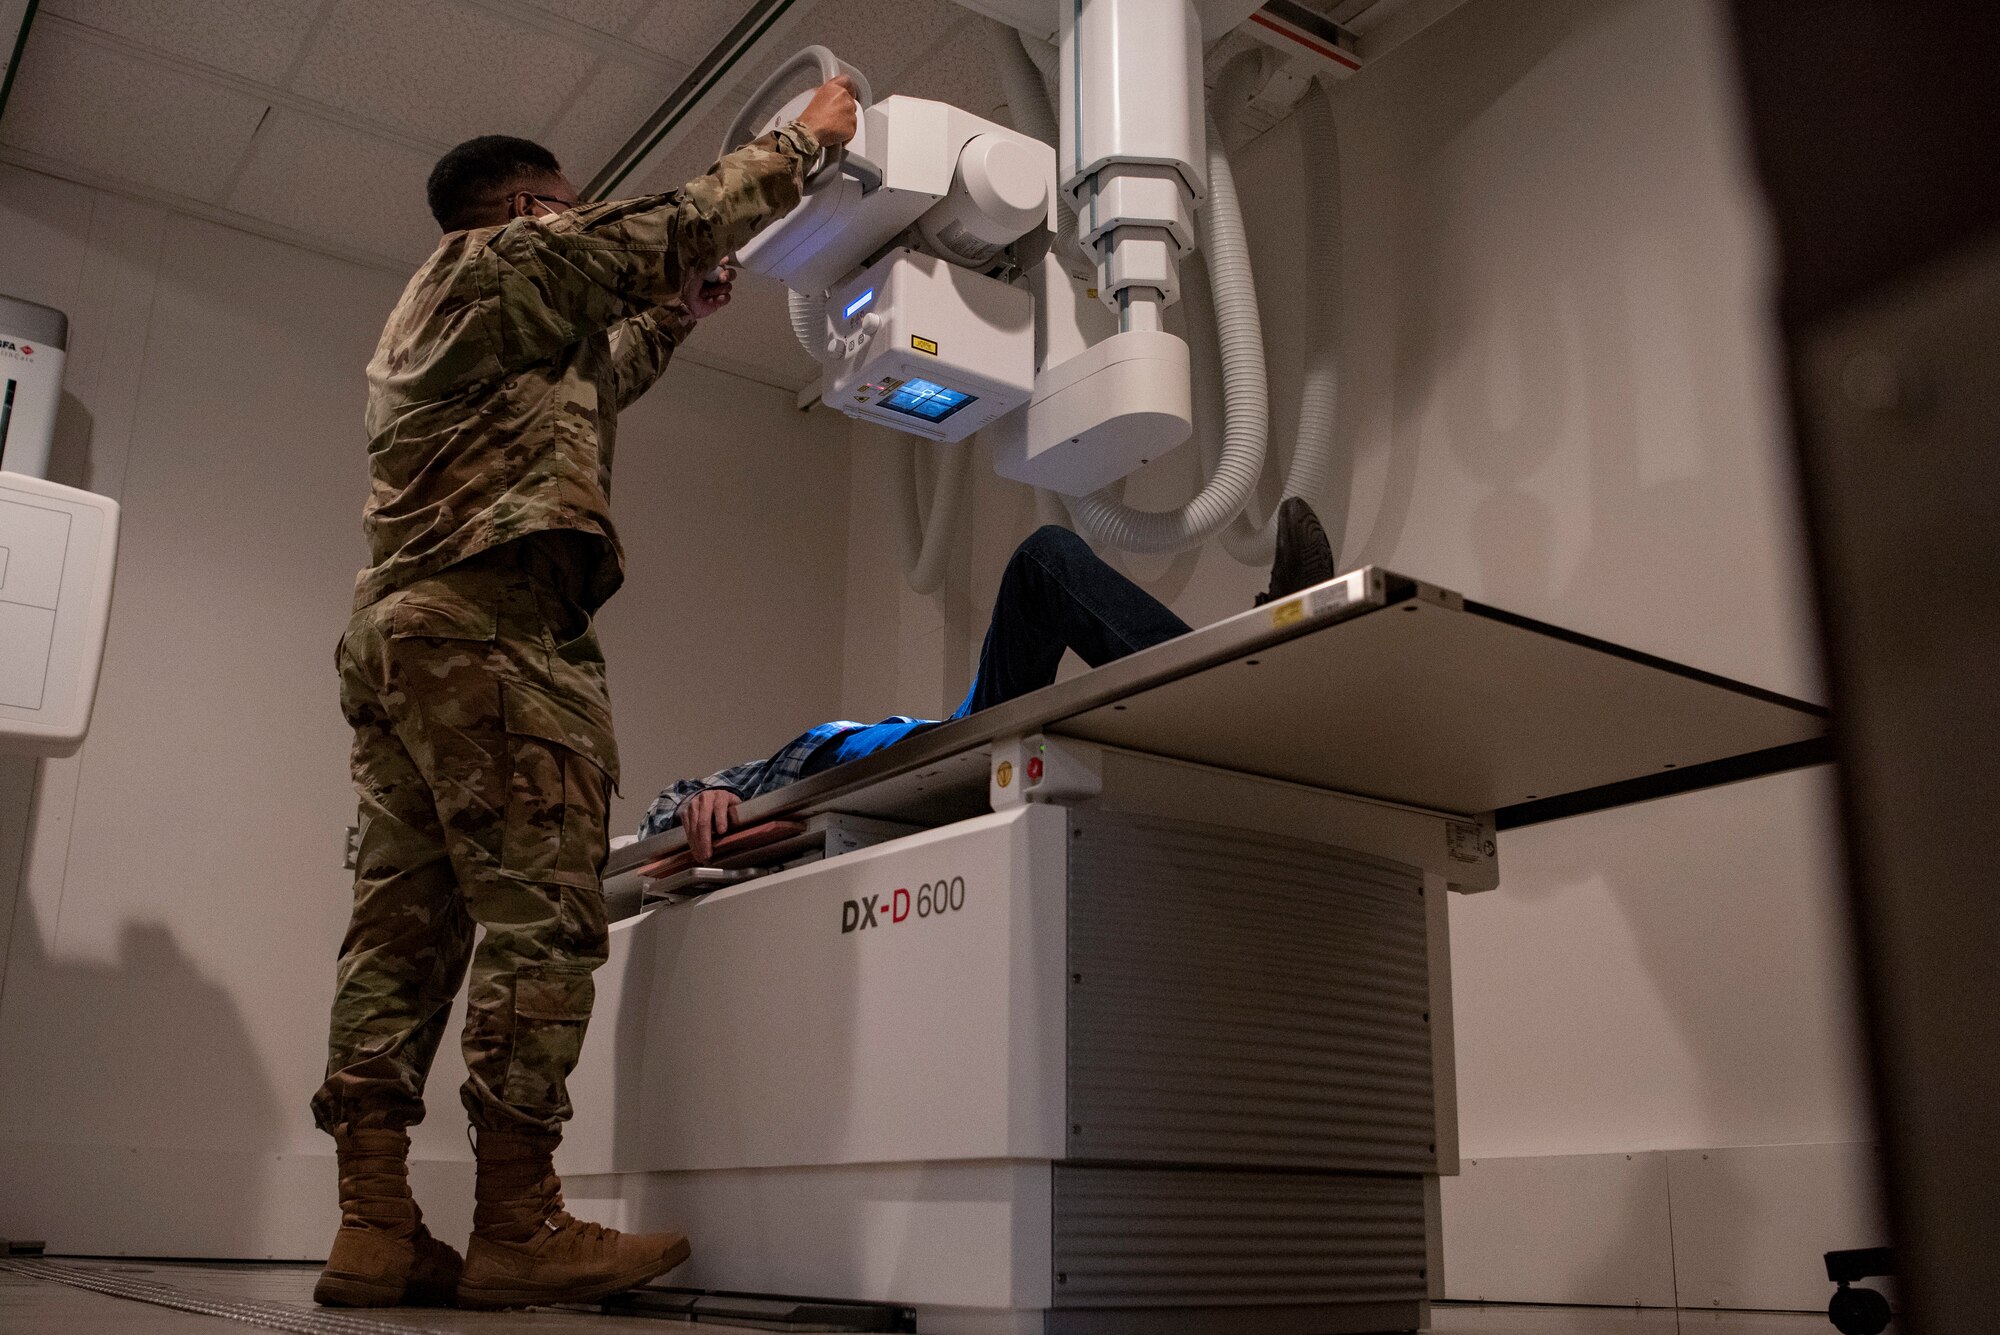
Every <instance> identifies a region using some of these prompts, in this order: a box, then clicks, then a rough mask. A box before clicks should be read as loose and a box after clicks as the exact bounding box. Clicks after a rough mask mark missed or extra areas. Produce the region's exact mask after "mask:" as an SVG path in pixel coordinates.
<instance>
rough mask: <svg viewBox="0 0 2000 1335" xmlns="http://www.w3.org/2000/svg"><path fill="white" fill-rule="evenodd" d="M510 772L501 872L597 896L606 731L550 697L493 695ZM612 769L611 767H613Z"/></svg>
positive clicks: (515, 691) (513, 688)
mask: <svg viewBox="0 0 2000 1335" xmlns="http://www.w3.org/2000/svg"><path fill="white" fill-rule="evenodd" d="M501 700H502V706H503V709H504V712H505V715H506V728H507V751H508V759H509V762H510V769H511V772H510V774H509V776H508V785H507V829H506V834H505V837H504V838H503V839H502V841H501V869H502V870H503V871H504V872H506V873H507V874H508V875H509V876H510V877H513V878H516V879H519V880H523V881H532V882H535V883H537V884H540V885H554V886H570V887H575V888H579V889H589V890H596V889H598V888H599V887H598V876H599V873H601V872H602V871H603V869H604V859H605V855H606V853H607V851H608V848H609V842H608V841H609V837H610V834H609V830H608V829H607V827H606V821H607V819H608V817H609V813H610V805H611V777H610V775H609V774H608V773H607V772H606V767H605V764H604V762H603V761H602V760H600V759H599V758H598V757H599V756H601V755H605V754H607V753H610V752H611V745H612V743H611V739H610V735H609V732H608V730H606V729H604V728H602V727H600V726H599V725H598V724H596V723H595V722H594V721H593V720H591V719H590V718H588V717H587V716H586V715H584V714H583V713H582V712H581V711H578V710H574V709H571V708H568V707H566V706H564V705H563V703H562V702H561V701H559V700H557V699H555V698H554V697H552V696H549V695H546V694H544V693H542V692H539V691H536V690H534V689H533V688H530V687H524V686H520V685H518V684H515V683H512V682H509V683H506V684H505V685H503V686H502V687H501ZM613 763H615V761H614V762H613Z"/></svg>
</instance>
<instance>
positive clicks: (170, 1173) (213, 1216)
mask: <svg viewBox="0 0 2000 1335" xmlns="http://www.w3.org/2000/svg"><path fill="white" fill-rule="evenodd" d="M30 763H32V762H30ZM4 828H5V829H7V830H13V829H16V828H18V829H21V830H23V831H26V830H32V829H33V828H35V813H34V810H33V807H32V806H31V807H30V809H29V811H28V813H27V816H26V819H25V820H24V821H23V822H21V823H20V824H19V825H18V826H17V825H16V824H15V823H14V822H13V821H11V820H10V821H7V822H6V823H5V826H4ZM30 851H31V850H30V848H29V846H28V840H27V839H26V838H25V837H23V838H22V839H21V840H20V842H19V846H18V848H16V849H0V869H7V870H11V868H12V867H13V866H14V865H16V864H18V865H21V866H22V867H23V868H25V867H26V866H27V865H28V856H27V855H28V853H29V852H30ZM9 879H10V880H11V881H13V882H14V885H15V886H16V887H17V888H16V890H15V893H13V894H12V895H10V896H9V898H10V901H11V909H12V912H11V928H12V930H11V938H10V940H9V943H8V944H9V949H8V957H7V968H6V972H5V975H4V977H0V1167H3V1168H4V1172H0V1180H4V1181H5V1184H6V1187H5V1190H4V1191H0V1236H8V1237H28V1238H42V1239H45V1240H46V1241H47V1242H48V1245H49V1249H50V1250H51V1251H53V1252H66V1253H83V1254H120V1253H124V1254H131V1255H141V1256H223V1257H249V1256H263V1255H266V1254H267V1253H268V1252H269V1250H270V1246H269V1241H268V1237H269V1228H268V1217H269V1215H270V1213H271V1202H272V1193H273V1191H274V1189H275V1187H276V1185H277V1184H276V1182H275V1175H274V1171H273V1170H274V1167H275V1164H276V1155H275V1153H274V1151H275V1149H276V1146H275V1144H273V1143H269V1142H268V1141H267V1142H265V1143H256V1142H254V1141H252V1142H250V1143H246V1142H245V1140H244V1139H243V1137H242V1136H241V1135H240V1133H239V1131H238V1130H237V1129H240V1128H243V1127H277V1126H279V1125H281V1124H282V1122H283V1118H282V1117H281V1115H280V1108H279V1105H278V1099H277V1093H276V1091H275V1090H274V1089H273V1087H272V1084H271V1081H270V1079H269V1077H268V1076H267V1075H266V1073H265V1071H264V1069H263V1066H262V1064H261V1063H260V1061H259V1060H258V1057H257V1054H256V1052H255V1050H254V1048H253V1046H252V1043H251V1039H250V1034H249V1031H248V1028H247V1027H246V1026H245V1024H244V1021H243V1017H242V1015H241V1013H240V1012H239V1011H238V1009H237V1007H236V1004H235V1002H234V1001H233V1000H232V999H231V997H230V995H229V992H228V989H226V988H225V987H223V986H222V985H221V984H220V983H218V982H216V981H215V980H213V979H212V978H210V977H208V976H207V975H206V974H204V973H203V971H202V969H201V966H200V965H199V964H197V963H196V962H195V960H194V959H193V958H191V957H190V956H189V954H188V953H187V952H186V951H185V950H184V949H183V948H182V947H181V944H180V943H179V941H177V940H176V939H175V937H174V934H173V933H172V931H170V930H169V929H168V928H167V927H166V926H165V925H164V924H161V923H158V922H148V921H145V920H142V919H141V920H128V921H126V922H125V923H123V924H122V925H121V926H120V927H119V929H118V932H117V947H116V951H115V954H114V955H113V957H112V958H111V959H110V960H108V961H105V962H96V961H86V960H66V959H64V958H62V956H61V953H60V946H59V942H60V940H61V929H62V924H61V919H60V909H59V907H58V910H57V912H56V913H55V914H52V915H51V921H50V922H48V923H47V924H46V925H45V924H44V923H43V921H42V920H41V914H40V912H38V910H37V906H36V902H35V900H36V896H35V895H34V893H33V887H31V886H29V885H27V884H25V872H24V873H23V876H22V877H19V878H15V877H10V878H9ZM49 898H57V897H55V896H49ZM167 1017H171V1024H172V1030H171V1032H172V1033H173V1034H175V1035H181V1034H186V1033H196V1034H199V1035H201V1041H200V1043H199V1045H198V1046H194V1047H190V1046H189V1045H188V1044H187V1043H186V1042H185V1040H183V1039H179V1038H173V1039H169V1038H166V1037H163V1028H162V1025H161V1024H160V1023H159V1022H160V1021H162V1020H165V1019H166V1018H167ZM69 1035H83V1036H89V1040H90V1041H89V1042H88V1044H84V1043H79V1042H73V1041H67V1036H69ZM135 1104H136V1105H138V1106H139V1107H140V1108H142V1109H144V1110H146V1111H147V1112H148V1113H149V1114H150V1115H151V1116H152V1117H153V1119H154V1121H153V1122H152V1125H153V1126H154V1131H155V1133H154V1134H153V1135H152V1136H149V1137H147V1138H146V1139H145V1140H144V1141H143V1142H142V1143H136V1144H113V1143H107V1142H106V1140H105V1139H104V1138H103V1137H101V1136H94V1135H93V1133H92V1131H91V1129H90V1120H91V1112H90V1110H91V1108H92V1107H93V1106H97V1105H104V1106H115V1107H119V1108H125V1109H129V1108H130V1107H132V1106H133V1105H135ZM216 1109H226V1112H224V1114H223V1115H222V1116H220V1117H218V1118H216V1119H215V1122H216V1125H219V1126H221V1127H226V1128H230V1129H231V1130H230V1131H229V1132H228V1133H227V1134H226V1135H225V1134H219V1133H218V1132H216V1131H215V1130H213V1129H209V1128H205V1126H204V1123H206V1122H208V1121H209V1120H210V1118H209V1112H210V1110H216Z"/></svg>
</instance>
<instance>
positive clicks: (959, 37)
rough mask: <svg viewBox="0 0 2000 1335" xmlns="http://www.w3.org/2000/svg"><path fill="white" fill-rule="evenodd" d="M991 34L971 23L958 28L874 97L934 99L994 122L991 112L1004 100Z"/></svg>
mask: <svg viewBox="0 0 2000 1335" xmlns="http://www.w3.org/2000/svg"><path fill="white" fill-rule="evenodd" d="M995 40H996V38H995V34H994V30H993V29H992V28H991V27H990V26H989V25H988V24H986V23H985V22H984V21H983V20H978V19H975V20H973V21H972V22H970V23H966V24H964V25H963V26H961V27H960V28H959V29H958V30H957V31H956V32H954V33H953V34H952V36H951V39H950V40H949V41H948V42H946V43H945V44H944V45H943V46H941V47H938V48H937V49H936V50H933V51H930V52H928V53H926V54H925V56H924V57H923V59H921V60H919V61H918V62H917V63H916V64H914V65H912V66H910V67H909V68H908V69H906V70H904V71H903V74H902V76H901V77H900V78H898V79H895V80H894V81H892V82H891V83H890V85H889V86H888V87H887V88H882V87H877V88H876V90H875V92H876V95H877V96H883V95H885V94H888V93H907V94H909V95H910V96H911V97H929V98H935V99H937V100H938V101H940V102H950V103H953V104H954V105H956V106H961V107H964V108H965V109H966V110H967V111H970V112H971V113H973V114H974V115H975V116H984V117H986V118H987V119H988V120H993V119H996V117H995V116H994V114H993V113H994V112H995V111H996V110H998V109H999V107H1000V105H1001V104H1002V103H1004V102H1005V101H1006V100H1007V95H1006V93H1005V92H1004V91H1003V90H1002V88H1001V86H1000V74H999V53H998V52H996V51H995V50H994V49H993V43H994V41H995Z"/></svg>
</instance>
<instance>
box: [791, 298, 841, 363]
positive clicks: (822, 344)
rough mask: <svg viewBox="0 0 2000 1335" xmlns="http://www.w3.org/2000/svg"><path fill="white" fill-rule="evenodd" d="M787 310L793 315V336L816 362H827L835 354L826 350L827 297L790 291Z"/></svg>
mask: <svg viewBox="0 0 2000 1335" xmlns="http://www.w3.org/2000/svg"><path fill="white" fill-rule="evenodd" d="M785 312H786V314H788V315H790V316H791V317H792V336H793V337H795V338H797V339H798V341H799V346H800V347H802V348H804V349H805V350H806V351H807V352H809V353H811V354H812V358H813V360H814V361H816V362H827V361H831V360H832V359H833V354H832V353H830V352H828V351H827V350H826V298H825V297H809V296H807V295H806V294H805V293H803V292H792V293H788V294H787V295H786V297H785Z"/></svg>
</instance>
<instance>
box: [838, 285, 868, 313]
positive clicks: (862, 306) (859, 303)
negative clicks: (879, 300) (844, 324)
mask: <svg viewBox="0 0 2000 1335" xmlns="http://www.w3.org/2000/svg"><path fill="white" fill-rule="evenodd" d="M873 300H875V289H874V288H872V287H871V288H869V289H868V290H867V291H866V292H863V293H862V294H861V295H860V296H858V297H856V298H855V299H854V300H852V301H850V302H848V303H847V305H845V306H844V307H842V308H841V311H840V315H841V318H842V319H845V320H852V319H853V318H854V313H855V312H856V311H865V310H867V309H868V303H869V302H871V301H873Z"/></svg>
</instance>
